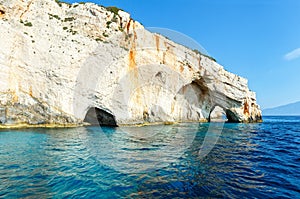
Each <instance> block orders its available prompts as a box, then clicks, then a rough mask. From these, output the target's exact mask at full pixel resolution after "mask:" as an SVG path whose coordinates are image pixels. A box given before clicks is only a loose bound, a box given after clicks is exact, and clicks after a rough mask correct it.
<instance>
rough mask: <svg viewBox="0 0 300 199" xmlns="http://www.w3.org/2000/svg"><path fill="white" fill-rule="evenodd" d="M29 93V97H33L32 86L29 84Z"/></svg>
mask: <svg viewBox="0 0 300 199" xmlns="http://www.w3.org/2000/svg"><path fill="white" fill-rule="evenodd" d="M29 95H30V96H31V97H33V95H32V87H31V86H30V88H29Z"/></svg>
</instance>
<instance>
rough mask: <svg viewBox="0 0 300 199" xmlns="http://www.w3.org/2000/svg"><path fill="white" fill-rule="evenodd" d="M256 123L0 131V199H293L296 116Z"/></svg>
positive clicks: (298, 157) (297, 189) (297, 194)
mask: <svg viewBox="0 0 300 199" xmlns="http://www.w3.org/2000/svg"><path fill="white" fill-rule="evenodd" d="M263 119H264V122H263V123H261V124H229V123H228V124H224V126H223V130H222V133H221V134H220V136H218V135H217V134H213V133H211V134H210V132H208V131H209V130H208V129H209V124H179V125H169V126H156V127H139V128H137V127H135V128H100V127H82V128H70V129H25V130H24V129H20V130H9V131H7V130H5V131H4V130H3V131H1V132H0V198H69V197H70V198H82V197H84V198H175V197H178V198H241V197H246V198H300V117H264V118H263ZM206 138H209V139H208V141H209V143H208V144H210V145H205V146H203V142H204V140H205V139H206ZM213 141H216V144H215V145H213V144H214V142H213ZM211 145H213V146H214V147H213V148H212V150H211V152H210V153H208V155H206V156H203V157H202V156H201V155H199V151H200V149H203V148H205V147H206V149H207V148H208V149H209V148H210V147H209V146H211Z"/></svg>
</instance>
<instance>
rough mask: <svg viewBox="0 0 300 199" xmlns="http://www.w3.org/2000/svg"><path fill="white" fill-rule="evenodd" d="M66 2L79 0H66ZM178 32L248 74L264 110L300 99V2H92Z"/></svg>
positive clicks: (228, 67)
mask: <svg viewBox="0 0 300 199" xmlns="http://www.w3.org/2000/svg"><path fill="white" fill-rule="evenodd" d="M67 2H78V1H74V0H67ZM89 2H94V3H97V4H100V5H104V6H117V7H119V8H122V9H123V10H125V11H127V12H129V13H130V14H131V16H132V18H134V19H135V20H137V21H139V22H141V23H142V24H143V25H144V26H145V27H161V28H168V29H172V30H176V31H179V32H181V33H183V34H186V35H188V36H189V37H191V38H193V39H195V40H196V41H197V42H199V43H200V44H201V45H202V46H203V47H204V48H205V49H206V50H207V51H208V53H209V54H210V55H211V56H212V57H214V58H215V59H217V61H218V63H220V64H222V65H223V66H224V68H225V69H226V70H228V71H230V72H233V73H235V74H238V75H241V76H243V77H246V78H247V79H248V80H249V87H250V89H251V90H254V91H255V92H256V94H257V100H258V103H259V104H260V105H261V107H262V108H269V107H274V106H279V105H283V104H287V103H291V102H295V101H300V89H299V86H300V1H299V0H226V1H225V0H185V1H184V0H177V1H174V0H173V1H171V0H163V1H161V0H160V1H159V0H148V1H141V0H90V1H89Z"/></svg>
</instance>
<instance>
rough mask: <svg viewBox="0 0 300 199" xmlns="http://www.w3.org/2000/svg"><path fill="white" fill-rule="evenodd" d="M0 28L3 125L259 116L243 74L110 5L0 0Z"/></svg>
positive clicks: (233, 119) (254, 119) (0, 116)
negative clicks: (216, 112) (217, 114)
mask: <svg viewBox="0 0 300 199" xmlns="http://www.w3.org/2000/svg"><path fill="white" fill-rule="evenodd" d="M0 24H1V29H0V35H1V36H0V46H1V48H0V75H1V79H0V85H1V86H0V93H1V94H0V122H1V124H2V127H9V126H10V125H18V124H24V125H58V126H59V125H63V126H65V125H81V124H82V123H83V122H84V120H85V121H86V122H91V121H92V120H93V119H91V118H92V115H94V116H95V117H96V119H98V121H99V122H100V123H103V124H108V125H109V124H111V125H123V124H145V123H157V122H166V123H169V122H171V123H172V122H186V121H208V120H209V117H210V114H211V112H213V111H214V109H215V107H221V109H222V110H223V111H224V112H225V113H226V116H227V118H228V120H229V121H231V122H257V121H260V120H261V111H260V109H259V106H258V105H257V104H256V97H255V93H254V92H252V91H250V90H249V89H248V86H247V80H246V79H244V78H242V77H239V76H237V75H234V74H232V73H229V72H227V71H225V70H224V69H223V67H222V66H220V65H219V64H218V63H216V62H215V61H214V60H213V59H212V58H210V57H208V56H205V55H202V54H200V53H198V52H194V51H192V50H190V49H188V48H186V47H184V46H181V45H179V44H177V43H174V42H172V41H171V40H169V39H167V38H165V37H163V36H161V35H159V34H155V33H151V32H149V31H147V30H145V29H144V28H143V26H142V25H141V24H140V23H138V22H137V21H134V20H133V19H131V18H130V15H129V14H128V13H126V12H123V11H122V10H118V9H117V8H104V7H101V6H98V5H95V4H92V3H85V4H78V3H76V4H72V5H70V4H66V3H60V2H58V1H54V0H10V1H6V0H0ZM94 119H95V118H94Z"/></svg>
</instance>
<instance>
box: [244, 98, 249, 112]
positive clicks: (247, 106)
mask: <svg viewBox="0 0 300 199" xmlns="http://www.w3.org/2000/svg"><path fill="white" fill-rule="evenodd" d="M244 114H248V115H249V104H248V102H247V100H246V101H245V103H244Z"/></svg>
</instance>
